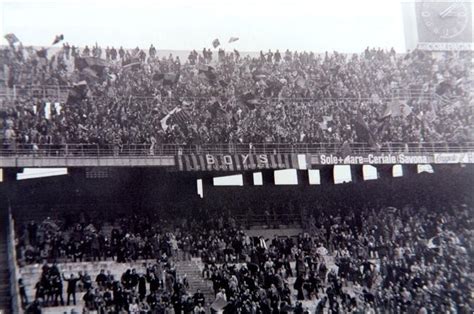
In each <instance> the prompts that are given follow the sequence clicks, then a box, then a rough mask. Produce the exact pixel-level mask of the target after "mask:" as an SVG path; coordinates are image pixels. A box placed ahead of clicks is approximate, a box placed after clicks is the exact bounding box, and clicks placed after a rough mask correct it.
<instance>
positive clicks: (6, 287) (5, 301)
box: [0, 210, 11, 313]
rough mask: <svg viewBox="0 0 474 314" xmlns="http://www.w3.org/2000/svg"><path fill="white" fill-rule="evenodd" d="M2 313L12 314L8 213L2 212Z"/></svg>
mask: <svg viewBox="0 0 474 314" xmlns="http://www.w3.org/2000/svg"><path fill="white" fill-rule="evenodd" d="M0 222H1V223H0V313H2V311H3V313H11V295H10V270H9V269H8V252H7V250H8V245H7V223H8V218H7V213H6V211H2V210H0Z"/></svg>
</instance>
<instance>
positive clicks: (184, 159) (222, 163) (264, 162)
mask: <svg viewBox="0 0 474 314" xmlns="http://www.w3.org/2000/svg"><path fill="white" fill-rule="evenodd" d="M176 158H177V160H176V164H177V166H178V170H180V171H218V170H222V171H241V170H258V169H308V167H309V166H310V165H311V164H310V162H309V161H310V156H309V155H306V154H202V155H197V154H191V155H178V156H177V157H176Z"/></svg>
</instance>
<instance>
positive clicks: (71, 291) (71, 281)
mask: <svg viewBox="0 0 474 314" xmlns="http://www.w3.org/2000/svg"><path fill="white" fill-rule="evenodd" d="M63 279H64V281H67V305H69V301H70V298H71V296H72V301H73V304H74V305H76V288H77V282H78V281H79V278H78V277H75V276H74V274H71V276H70V277H69V278H66V276H65V275H64V274H63Z"/></svg>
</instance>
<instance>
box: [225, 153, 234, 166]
mask: <svg viewBox="0 0 474 314" xmlns="http://www.w3.org/2000/svg"><path fill="white" fill-rule="evenodd" d="M223 160H224V163H225V164H226V165H232V157H231V156H229V155H224V156H223Z"/></svg>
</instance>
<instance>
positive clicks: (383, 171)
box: [376, 165, 393, 179]
mask: <svg viewBox="0 0 474 314" xmlns="http://www.w3.org/2000/svg"><path fill="white" fill-rule="evenodd" d="M376 168H377V177H378V178H379V179H387V178H393V165H377V166H376Z"/></svg>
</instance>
